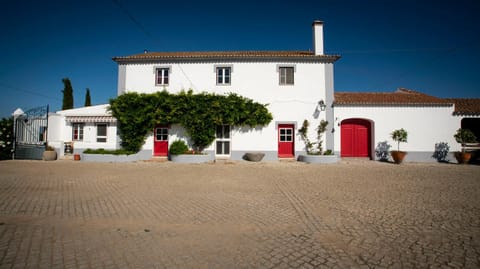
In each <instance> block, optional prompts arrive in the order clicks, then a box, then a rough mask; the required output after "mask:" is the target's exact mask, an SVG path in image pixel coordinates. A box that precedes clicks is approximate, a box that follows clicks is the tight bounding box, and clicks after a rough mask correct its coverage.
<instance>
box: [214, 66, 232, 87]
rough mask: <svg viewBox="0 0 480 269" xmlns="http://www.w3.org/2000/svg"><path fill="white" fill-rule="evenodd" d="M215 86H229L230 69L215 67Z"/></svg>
mask: <svg viewBox="0 0 480 269" xmlns="http://www.w3.org/2000/svg"><path fill="white" fill-rule="evenodd" d="M216 69H217V85H230V78H231V73H232V68H231V67H217V68H216Z"/></svg>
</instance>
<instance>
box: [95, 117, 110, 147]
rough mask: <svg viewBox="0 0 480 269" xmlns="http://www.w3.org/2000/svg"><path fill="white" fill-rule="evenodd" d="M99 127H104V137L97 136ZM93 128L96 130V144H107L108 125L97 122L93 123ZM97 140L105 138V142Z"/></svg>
mask: <svg viewBox="0 0 480 269" xmlns="http://www.w3.org/2000/svg"><path fill="white" fill-rule="evenodd" d="M99 125H105V135H104V136H103V135H98V126H99ZM95 128H96V131H97V132H96V136H95V139H96V141H97V143H107V142H108V123H104V122H97V123H95ZM99 138H105V141H98V139H99Z"/></svg>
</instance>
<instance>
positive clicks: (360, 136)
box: [340, 119, 370, 157]
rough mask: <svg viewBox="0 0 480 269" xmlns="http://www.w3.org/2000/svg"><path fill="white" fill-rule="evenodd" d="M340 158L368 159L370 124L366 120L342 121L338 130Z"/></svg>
mask: <svg viewBox="0 0 480 269" xmlns="http://www.w3.org/2000/svg"><path fill="white" fill-rule="evenodd" d="M340 134H341V141H340V144H341V146H340V147H341V148H340V151H341V156H342V157H370V123H369V122H368V121H366V120H358V119H354V120H344V121H343V122H342V127H341V130H340Z"/></svg>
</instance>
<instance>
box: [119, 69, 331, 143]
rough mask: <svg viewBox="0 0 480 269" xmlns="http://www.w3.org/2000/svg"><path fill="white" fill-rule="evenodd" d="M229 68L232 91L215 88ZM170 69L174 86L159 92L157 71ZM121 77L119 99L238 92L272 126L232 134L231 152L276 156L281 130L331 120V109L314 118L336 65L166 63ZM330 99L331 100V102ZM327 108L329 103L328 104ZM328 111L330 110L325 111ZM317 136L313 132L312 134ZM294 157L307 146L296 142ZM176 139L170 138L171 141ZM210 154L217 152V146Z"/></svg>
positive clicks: (125, 72)
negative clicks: (283, 77) (286, 77)
mask: <svg viewBox="0 0 480 269" xmlns="http://www.w3.org/2000/svg"><path fill="white" fill-rule="evenodd" d="M217 66H229V67H231V70H232V73H231V83H230V85H225V86H224V85H221V86H220V85H217V83H216V67H217ZM279 66H292V67H294V70H295V72H294V80H295V81H294V85H280V84H279V72H278V68H279ZM164 67H168V68H169V70H171V71H170V74H169V76H170V83H169V85H168V86H155V70H156V68H164ZM119 70H120V71H119V73H120V74H125V77H124V78H122V79H119V93H120V94H122V93H124V92H140V93H153V92H156V91H162V90H167V91H169V92H171V93H178V92H180V91H181V90H189V89H193V90H194V92H197V93H198V92H212V93H216V94H227V93H230V92H235V93H237V94H239V95H242V96H244V97H248V98H251V99H253V100H254V101H256V102H259V103H263V104H268V109H269V111H270V112H271V113H272V114H273V118H274V119H273V121H272V122H271V123H270V125H268V126H265V127H263V128H256V129H245V128H233V130H232V133H231V135H232V138H231V147H232V151H271V152H275V151H277V147H278V144H277V125H278V124H279V123H292V124H294V125H295V126H296V127H297V128H296V129H297V130H298V128H299V127H301V125H302V123H303V120H304V119H307V120H309V121H310V122H311V124H312V126H316V125H318V122H319V121H320V120H321V119H324V120H326V119H327V113H330V114H331V113H332V111H331V109H330V108H328V109H327V111H321V112H320V113H318V116H317V115H315V116H314V114H315V111H316V109H317V104H318V102H319V101H320V100H323V101H324V102H327V92H330V93H333V64H331V63H318V62H315V63H301V62H246V61H242V62H240V61H235V62H223V63H220V62H211V63H165V64H155V63H147V64H121V65H119ZM331 96H332V94H329V95H328V97H329V98H328V99H330V104H331V99H332V97H331ZM327 103H328V102H327ZM327 107H328V106H327ZM311 134H312V136H313V135H314V128H311ZM295 138H296V140H295V151H297V152H300V151H303V150H304V143H303V141H301V140H300V139H299V136H298V135H296V136H295ZM175 139H176V137H175V136H172V140H171V141H174V140H175ZM152 148H153V137H152V136H149V138H147V140H146V143H145V145H144V149H146V150H151V149H152ZM206 150H211V151H214V145H212V146H211V147H209V148H207V149H206Z"/></svg>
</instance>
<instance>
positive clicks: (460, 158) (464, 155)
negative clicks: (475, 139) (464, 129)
mask: <svg viewBox="0 0 480 269" xmlns="http://www.w3.org/2000/svg"><path fill="white" fill-rule="evenodd" d="M470 158H472V154H471V153H470V152H461V151H458V152H455V159H457V162H458V163H459V164H466V163H468V162H469V161H470Z"/></svg>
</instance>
